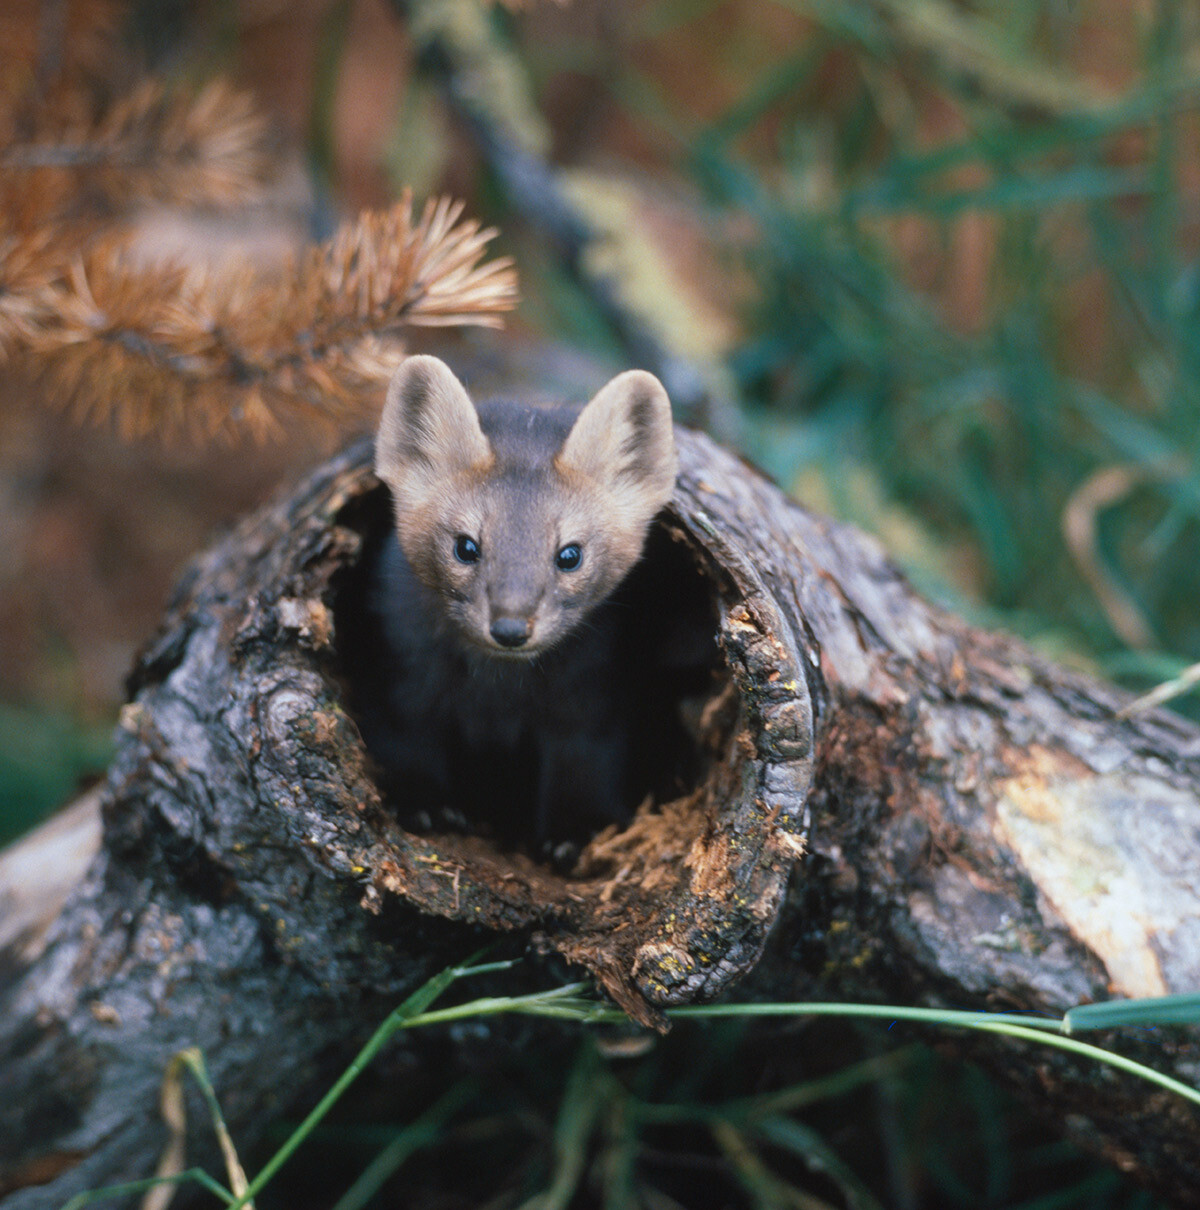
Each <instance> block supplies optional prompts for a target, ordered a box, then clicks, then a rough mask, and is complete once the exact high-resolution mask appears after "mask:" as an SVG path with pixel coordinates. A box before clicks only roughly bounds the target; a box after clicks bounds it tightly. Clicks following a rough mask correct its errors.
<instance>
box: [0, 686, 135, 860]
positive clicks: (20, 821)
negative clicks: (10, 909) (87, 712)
mask: <svg viewBox="0 0 1200 1210" xmlns="http://www.w3.org/2000/svg"><path fill="white" fill-rule="evenodd" d="M111 750H112V727H111V725H109V724H107V723H105V724H92V723H88V722H86V721H83V720H81V719H78V718H76V717H74V716H73V715H71V714H68V713H67V712H66V711H63V710H54V709H47V708H44V707H39V706H14V705H10V704H5V703H0V846H3V845H4V844H6V843H7V842H8V841H10V840H12V839H14V838H15V837H17V836H19V835H20V834H21V833H22V832H24V831H26V830H27V829H29V828H31V827H33V825H34V824H35V823H37V822H38V821H39V820H41V819H43V818H44V817H45V816H46V815H48V814H49V813H50V812H51V811H52V810H53V809H54V808H55V807H57V806H59V805H60V804H61V803H62V802H63V801H64V800H65V799H66V798H67V797H68V796H69V795H70V794H71V792H72V791H73V790H75V789H76V788H77V787H78V785H79V782H80V779H81V778H83V777H85V776H86V775H89V774H96V773H99V772H102V771H103V769H104V767H105V765H106V764H107V763H108V760H109V755H110V753H111Z"/></svg>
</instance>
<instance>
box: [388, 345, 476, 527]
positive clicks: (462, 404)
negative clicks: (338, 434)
mask: <svg viewBox="0 0 1200 1210" xmlns="http://www.w3.org/2000/svg"><path fill="white" fill-rule="evenodd" d="M491 461H492V447H491V446H490V445H489V444H488V439H487V438H486V437H485V436H484V435H483V430H482V429H481V428H480V427H479V415H478V413H477V412H476V411H475V405H474V404H473V403H472V402H471V398H470V396H469V395H468V394H467V391H466V388H465V387H464V386H463V384H462V383H461V382H459V380H458V379H457V378H456V377H455V376H454V373H453V371H452V370H451V369H450V367H449V366H448V365H446V363H445V362H444V361H441V360H439V359H438V358H437V357H427V356H424V355H419V356H416V357H408V358H405V360H404V361H403V362H402V363H401V365H400V368H399V369H398V370H397V371H396V372H395V374H393V375H392V381H391V382H390V383H389V384H388V391H387V402H386V403H385V404H384V405H383V415H382V416H381V417H380V418H379V433H378V435H377V436H376V438H375V473H376V474H377V475H378V476H379V478H380V479H382V480H383V481H384V483H386V484H387V485H388V486H389V487H390V488H391V489H392V494H393V495H394V496H395V497H396V501H397V503H398V504H410V503H416V500H417V499H418V498H420V497H421V496H423V495H425V494H426V493H427V492H429V491H436V490H437V489H438V487H439V485H442V484H444V483H445V482H446V480H447V479H449V478H451V477H452V476H454V475H456V474H460V473H462V472H465V471H473V470H479V469H482V468H484V467H486V466H488V465H489V464H490V463H491Z"/></svg>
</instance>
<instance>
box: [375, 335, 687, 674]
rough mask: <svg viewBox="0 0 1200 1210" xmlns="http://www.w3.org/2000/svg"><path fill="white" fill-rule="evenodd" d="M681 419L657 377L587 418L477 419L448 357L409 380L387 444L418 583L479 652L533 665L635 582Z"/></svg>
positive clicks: (411, 364) (517, 414) (502, 405)
mask: <svg viewBox="0 0 1200 1210" xmlns="http://www.w3.org/2000/svg"><path fill="white" fill-rule="evenodd" d="M675 469H676V460H675V440H674V434H673V431H672V427H671V405H670V402H669V401H668V399H667V393H666V391H665V390H664V389H663V386H662V384H661V383H660V382H659V381H658V379H657V378H655V377H654V376H653V375H652V374H647V373H645V372H644V371H642V370H629V371H627V372H626V373H624V374H618V375H617V376H616V378H614V379H612V381H611V382H609V383H608V384H607V385H606V386H605V387H603V388H602V389H601V390H600V391H599V392H598V393H597V395H596V396H595V397H594V398H593V399H592V401H591V402H590V403H588V404H587V405H586V406H585V407H584V408H583V409H582V410H579V409H577V408H566V407H558V408H541V407H535V406H530V405H522V404H514V403H508V402H504V401H496V402H492V403H488V404H485V405H483V406H482V407H481V408H480V409H479V411H476V409H475V407H474V405H473V404H472V403H471V400H470V397H469V396H468V395H467V392H466V389H465V388H464V387H463V385H462V383H461V382H459V380H458V379H457V378H456V377H455V376H454V374H453V373H452V372H451V370H450V368H449V367H448V366H447V365H446V364H445V363H444V362H442V361H439V360H438V359H437V358H436V357H426V356H418V357H410V358H408V359H407V360H406V361H405V362H404V363H403V364H402V365H401V366H400V368H399V369H398V370H397V371H396V373H395V376H394V377H393V378H392V381H391V384H390V385H389V387H388V393H387V402H386V404H385V406H384V409H383V415H382V417H381V419H380V423H379V434H378V437H377V438H376V442H375V472H376V474H377V475H378V476H379V478H380V479H382V480H383V481H384V482H385V483H386V484H387V485H388V487H389V488H391V492H392V498H393V501H394V504H395V515H396V532H397V535H398V536H399V539H400V545H401V547H402V548H403V550H404V553H405V555H406V556H407V558H408V561H409V563H410V564H411V565H412V568H413V570H414V572H415V573H416V575H417V576H418V577H419V578H420V579H421V581H422V582H423V583H424V584H426V585H427V586H428V587H429V588H431V589H433V590H434V591H435V592H437V593H438V595H439V596H440V597H441V599H442V601H443V602H444V604H445V610H446V617H447V619H448V620H449V621H450V622H451V623H452V625H453V626H454V627H455V628H456V629H457V630H458V631H459V632H460V633H461V635H462V636H463V637H464V639H466V640H467V641H468V642H469V643H470V644H472V645H473V646H475V647H478V648H481V649H483V650H485V651H488V652H491V653H493V654H496V655H507V656H516V657H529V656H534V655H537V654H539V653H541V652H543V651H545V650H546V649H547V648H549V647H551V646H553V645H554V644H555V643H557V642H558V641H559V640H560V639H562V638H563V637H564V636H565V635H567V634H569V633H570V632H571V630H572V629H573V628H574V627H575V626H576V625H578V624H579V622H580V621H581V620H582V619H583V618H584V617H585V616H586V615H587V613H588V611H589V610H591V609H592V608H593V607H594V606H596V605H598V604H599V603H600V602H601V601H603V600H604V599H605V598H606V597H607V596H608V595H609V594H610V593H611V592H612V591H613V589H614V588H616V586H617V585H618V584H619V583H620V582H621V580H622V579H624V577H625V575H626V574H627V573H628V571H629V570H630V568H631V567H632V566H633V565H634V563H636V562H637V560H638V557H639V556H640V555H641V551H642V544H643V542H644V541H645V537H646V530H647V527H648V526H649V524H650V522H651V520H652V519H653V518H654V515H655V514H656V513H657V512H658V511H659V509H661V508H662V507H663V506H664V505H665V504H666V503H667V501H668V500H670V498H671V493H672V490H673V489H674V484H675Z"/></svg>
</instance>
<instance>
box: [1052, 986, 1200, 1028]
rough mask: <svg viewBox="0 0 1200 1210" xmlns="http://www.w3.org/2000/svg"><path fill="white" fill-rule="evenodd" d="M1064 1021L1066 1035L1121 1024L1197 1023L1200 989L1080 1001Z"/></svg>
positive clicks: (1198, 1021)
mask: <svg viewBox="0 0 1200 1210" xmlns="http://www.w3.org/2000/svg"><path fill="white" fill-rule="evenodd" d="M1063 1021H1064V1023H1065V1024H1066V1027H1067V1033H1069V1034H1078V1033H1083V1032H1085V1031H1086V1030H1089V1029H1119V1028H1120V1027H1121V1026H1123V1025H1140V1026H1143V1027H1149V1026H1156V1025H1200V992H1186V993H1182V994H1180V995H1175V996H1146V997H1144V998H1142V999H1138V1000H1106V1001H1105V1002H1104V1003H1102V1004H1081V1005H1079V1007H1078V1008H1073V1009H1071V1010H1070V1011H1069V1012H1068V1013H1067V1015H1066V1016H1065V1017H1064V1018H1063Z"/></svg>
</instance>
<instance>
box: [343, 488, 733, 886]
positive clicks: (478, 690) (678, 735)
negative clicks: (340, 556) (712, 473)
mask: <svg viewBox="0 0 1200 1210" xmlns="http://www.w3.org/2000/svg"><path fill="white" fill-rule="evenodd" d="M339 520H340V521H341V523H342V524H345V525H349V526H350V527H352V528H354V529H356V530H357V531H358V532H360V533H361V534H362V537H363V547H362V553H361V556H360V558H359V559H358V560H357V561H356V562H355V563H354V564H353V565H352V566H349V567H348V568H347V569H346V571H345V573H344V574H343V576H342V578H341V580H340V582H339V583H338V585H337V592H336V595H335V599H334V620H335V635H336V650H337V657H338V669H337V672H338V675H339V678H340V680H341V683H342V689H343V694H344V700H345V702H346V705H347V709H348V710H349V712H350V715H351V717H352V718H353V719H354V721H355V723H356V724H357V726H358V728H359V731H360V733H361V734H362V737H363V741H364V744H365V746H366V749H367V752H368V755H369V757H370V758H371V761H372V765H373V769H372V771H373V774H374V776H375V779H376V784H377V785H378V786H379V787H380V790H381V792H382V794H383V795H384V799H385V801H386V802H387V803H388V804H389V806H390V807H391V808H392V809H393V810H395V812H396V813H397V818H398V821H399V822H400V824H401V826H403V827H405V828H406V829H408V830H409V831H414V832H447V831H469V832H471V833H474V834H477V835H481V836H485V837H489V838H491V839H492V840H493V841H494V842H495V843H497V844H499V845H502V846H505V847H517V848H521V849H524V850H526V851H528V852H530V853H532V854H533V855H535V856H538V857H541V858H543V859H545V858H553V859H554V860H556V861H566V862H568V863H569V862H570V861H571V860H572V859H573V854H574V852H575V851H577V849H578V846H581V845H582V844H584V843H586V841H587V840H588V839H590V837H592V836H593V835H594V834H595V833H596V832H598V831H600V830H602V829H604V828H606V827H608V826H609V825H613V824H615V825H617V826H618V827H623V826H624V825H626V824H627V823H628V822H629V821H630V820H631V819H632V818H633V815H634V813H635V811H636V810H637V809H638V807H639V806H641V805H642V804H643V803H644V802H646V801H647V799H650V800H651V801H653V802H656V803H661V802H668V801H671V800H674V799H678V798H681V797H684V796H686V795H688V794H690V793H692V792H693V791H694V790H695V789H696V788H697V787H698V786H699V785H701V784H702V783H703V781H704V779H705V777H706V775H707V773H708V771H709V769H710V768H711V766H712V763H713V761H714V760H716V759H719V758H720V757H721V756H722V755H723V753H724V752H725V750H726V747H727V745H728V743H729V739H730V735H731V734H732V730H733V726H734V723H735V721H736V719H735V716H736V698H735V696H734V693H733V690H732V688H731V681H730V676H729V672H728V669H727V667H726V665H725V662H724V659H723V657H722V653H721V650H720V648H719V646H718V643H717V633H718V597H717V587H716V583H715V581H714V579H713V577H712V575H711V574H709V573H708V572H707V571H706V570H705V569H704V558H703V555H702V553H701V552H699V551H698V550H697V549H696V548H695V547H694V546H693V545H692V544H691V542H690V541H689V540H688V539H686V538H685V537H684V536H683V535H682V534H680V533H679V532H678V530H677V529H675V528H674V527H673V525H672V522H671V520H670V517H669V514H664V516H663V517H661V518H660V519H659V520H658V521H657V522H656V523H655V524H654V526H653V527H652V529H651V532H650V534H649V536H648V538H647V543H646V549H645V552H644V554H643V557H642V559H641V561H640V562H639V563H638V564H637V566H636V567H635V568H634V570H633V571H632V572H631V573H630V575H629V577H628V578H627V579H626V580H625V582H624V583H623V584H622V585H621V586H620V587H619V588H618V589H617V591H616V593H614V595H613V596H612V597H611V598H610V599H609V602H607V603H605V605H604V606H601V607H600V608H603V609H608V610H610V611H611V613H610V615H609V618H608V622H607V623H606V626H607V629H608V630H610V631H611V632H612V634H613V636H614V637H613V640H612V649H611V653H610V654H611V658H606V659H605V660H604V662H603V664H602V665H597V664H595V663H594V662H593V664H589V665H588V666H587V667H584V668H582V669H579V670H577V671H576V672H574V673H572V674H570V675H569V676H567V677H566V678H565V680H564V677H563V676H562V675H561V673H559V674H551V672H549V671H547V670H546V669H544V668H541V667H539V665H540V661H538V660H535V661H532V662H531V665H529V666H524V667H523V670H522V672H521V674H520V676H521V683H520V685H519V686H518V690H519V691H518V692H517V693H516V694H515V695H514V698H515V701H514V706H513V710H512V712H511V715H512V717H511V718H506V719H504V723H505V728H506V730H507V735H506V737H505V739H504V740H503V741H502V742H491V741H490V740H489V739H487V738H481V736H480V733H478V732H477V733H476V734H475V735H473V736H470V737H468V736H466V735H464V734H463V733H462V727H461V726H460V725H459V724H458V723H456V722H455V721H453V719H452V718H451V717H450V715H452V714H453V713H455V712H454V711H451V712H448V713H447V714H446V716H441V714H442V712H441V711H440V703H438V702H437V700H436V699H437V696H438V694H440V693H443V692H445V693H459V694H467V695H469V700H468V703H467V705H466V707H465V709H466V710H467V712H468V713H467V717H468V720H470V718H471V713H470V712H471V711H472V709H473V706H472V704H471V703H472V702H474V701H476V700H477V701H478V702H479V704H480V709H481V710H482V709H484V703H485V701H486V699H487V698H488V695H489V694H494V693H495V692H496V691H497V689H496V687H495V686H492V685H490V684H488V683H487V678H488V666H487V664H486V661H485V666H484V668H483V670H482V671H481V670H480V668H479V664H480V659H479V657H476V658H475V660H474V661H473V664H472V666H471V668H470V670H469V671H467V670H464V671H463V672H462V675H461V676H456V677H455V678H454V679H453V683H452V684H450V685H448V686H445V687H444V688H443V687H441V686H437V687H434V688H432V689H431V688H430V686H429V685H428V683H427V682H421V681H419V678H418V681H417V683H418V692H419V693H420V694H423V695H425V696H426V697H428V698H430V700H432V701H433V702H434V707H433V708H432V709H431V710H428V711H422V712H421V717H420V719H419V720H418V723H417V724H416V725H415V726H409V727H408V728H407V729H406V728H402V727H401V726H399V725H398V724H397V721H396V716H397V709H396V707H395V702H394V695H395V693H396V692H397V686H398V685H409V684H412V683H413V680H412V678H411V675H410V673H406V671H405V669H404V668H402V667H400V666H398V664H397V660H396V658H395V657H394V655H393V652H394V644H393V643H391V642H390V641H389V639H388V637H387V633H386V631H387V625H386V624H385V622H384V621H383V619H382V610H383V609H386V608H389V607H390V605H389V604H387V603H386V602H387V594H386V592H385V591H384V590H383V588H382V585H383V580H382V576H383V571H382V562H383V555H384V550H385V544H387V543H390V542H394V541H395V537H394V534H393V531H392V524H391V504H390V500H389V498H388V495H387V493H386V492H385V491H378V492H372V493H370V494H368V495H367V496H365V497H363V498H361V499H360V500H359V501H358V502H356V504H355V505H353V506H352V507H351V509H348V510H347V511H346V513H345V514H343V516H342V517H341V518H339ZM589 624H590V623H589V622H586V621H585V623H584V624H583V625H584V627H586V626H588V625H589ZM572 637H573V636H569V637H568V638H567V639H566V640H564V641H563V644H562V647H563V650H562V652H561V653H559V652H558V649H554V650H553V651H552V652H551V653H549V655H548V656H547V657H543V658H545V659H549V658H550V657H554V658H555V659H556V660H559V659H561V661H562V662H565V663H568V664H569V662H570V661H571V660H572V659H573V658H574V655H573V652H572V649H571V641H572ZM408 662H409V663H411V662H412V661H411V659H410V660H409V661H408ZM505 665H506V667H505V669H504V671H503V675H505V676H510V677H511V675H512V667H513V665H512V664H511V662H508V661H505ZM406 678H408V679H406ZM539 678H541V679H539ZM593 694H594V695H596V697H598V698H599V699H601V700H602V701H603V702H605V703H606V706H605V709H606V720H607V721H606V722H605V723H604V725H603V726H602V727H600V729H599V730H600V732H601V734H599V735H597V734H595V731H596V726H595V719H594V717H593V715H594V713H595V710H596V709H600V707H593V705H592V703H591V701H590V695H593ZM556 695H557V697H556ZM456 710H457V712H458V713H461V712H462V709H461V708H456ZM576 719H579V720H582V721H581V723H580V726H581V728H582V729H583V730H585V731H586V730H587V729H588V728H589V726H590V728H591V730H592V732H593V734H591V735H589V736H585V737H584V738H583V739H581V740H580V741H579V743H578V744H577V745H576V746H575V747H572V741H571V739H570V730H571V727H572V725H573V724H574V722H575V720H576ZM547 729H550V730H551V731H552V732H553V739H552V740H549V741H548V740H547V738H546V733H547ZM404 731H407V733H402V732H404ZM413 732H419V734H413ZM485 734H486V733H485ZM414 740H415V742H416V747H417V748H418V749H419V753H418V756H417V757H414V755H413V747H414ZM548 753H549V754H548ZM573 762H577V765H578V769H577V776H575V772H576V771H575V769H574V766H573ZM550 765H553V766H554V768H555V769H556V770H560V771H561V770H562V769H563V768H564V766H565V768H566V782H567V785H568V792H566V793H563V794H559V795H558V796H557V800H556V801H555V802H554V804H553V806H552V807H551V809H549V810H546V809H544V806H545V802H544V799H543V800H542V808H543V809H541V810H539V808H538V807H537V806H536V805H535V804H538V802H539V786H544V781H543V780H542V779H543V778H544V776H545V773H546V768H547V767H548V766H550ZM431 768H438V769H439V770H440V771H439V773H438V774H437V775H431V773H430V769H431ZM598 783H603V785H602V788H603V791H604V792H603V793H600V792H599V788H598ZM539 816H541V817H539Z"/></svg>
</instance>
